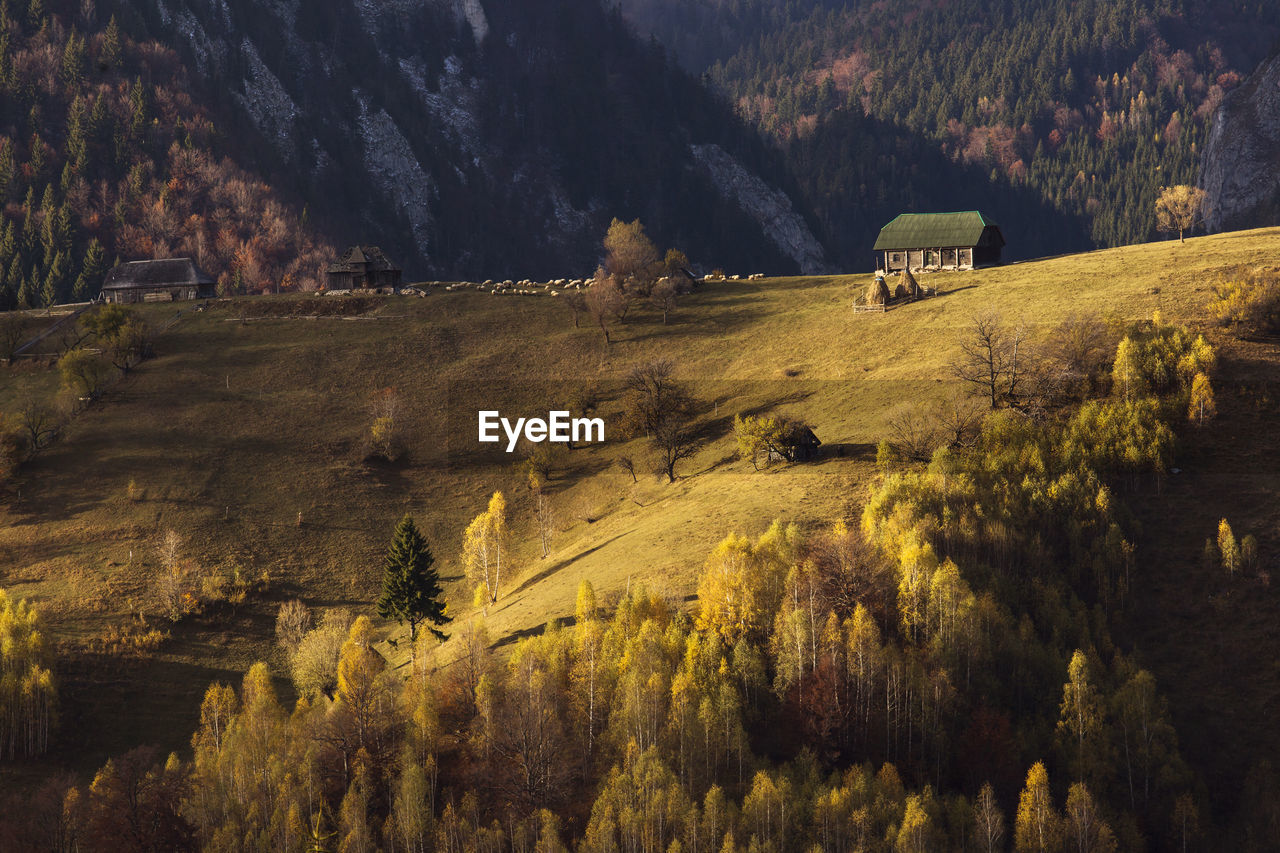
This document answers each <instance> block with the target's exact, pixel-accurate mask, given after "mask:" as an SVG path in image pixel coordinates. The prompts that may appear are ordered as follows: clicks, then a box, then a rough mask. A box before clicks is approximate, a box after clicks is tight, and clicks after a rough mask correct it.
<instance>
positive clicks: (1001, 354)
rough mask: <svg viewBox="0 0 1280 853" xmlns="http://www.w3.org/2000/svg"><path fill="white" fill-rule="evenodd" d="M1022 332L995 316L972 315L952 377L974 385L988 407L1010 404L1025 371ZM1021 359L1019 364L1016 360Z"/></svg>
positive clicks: (997, 315)
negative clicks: (989, 403) (985, 399)
mask: <svg viewBox="0 0 1280 853" xmlns="http://www.w3.org/2000/svg"><path fill="white" fill-rule="evenodd" d="M1025 342H1026V330H1025V329H1024V327H1023V326H1021V325H1018V326H1015V327H1013V328H1012V329H1010V328H1007V327H1006V326H1005V325H1004V324H1003V323H1002V322H1001V319H1000V315H999V314H996V313H985V314H976V315H974V316H973V318H972V320H971V321H970V324H969V328H968V330H967V332H966V333H965V335H964V337H963V338H962V339H961V342H960V353H961V354H960V358H959V359H958V360H957V361H956V362H955V363H954V364H953V365H952V371H953V373H954V374H955V376H956V378H958V379H960V380H962V381H964V382H968V383H970V384H972V385H973V386H975V387H976V388H977V389H978V390H979V392H980V393H981V394H982V396H983V397H985V398H987V399H988V400H990V402H991V408H993V409H994V408H998V407H999V406H1000V405H1002V404H1004V403H1010V404H1012V403H1014V402H1015V401H1016V400H1017V399H1018V395H1019V393H1020V391H1021V388H1020V384H1021V382H1022V379H1023V378H1024V376H1023V374H1024V373H1025V371H1026V365H1025V361H1026V352H1025V351H1024V344H1025ZM1020 359H1021V361H1020Z"/></svg>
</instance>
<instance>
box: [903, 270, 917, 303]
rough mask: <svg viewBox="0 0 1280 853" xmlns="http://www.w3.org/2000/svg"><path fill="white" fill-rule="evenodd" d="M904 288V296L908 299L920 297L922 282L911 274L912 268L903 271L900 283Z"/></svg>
mask: <svg viewBox="0 0 1280 853" xmlns="http://www.w3.org/2000/svg"><path fill="white" fill-rule="evenodd" d="M898 287H900V288H901V289H902V290H903V294H902V295H903V296H905V297H907V298H908V299H919V298H920V283H919V282H917V281H916V277H915V276H914V275H912V274H911V270H903V271H902V284H900V285H898Z"/></svg>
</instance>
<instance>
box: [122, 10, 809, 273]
mask: <svg viewBox="0 0 1280 853" xmlns="http://www.w3.org/2000/svg"><path fill="white" fill-rule="evenodd" d="M121 20H122V22H124V23H126V24H127V25H128V26H129V27H131V28H136V29H138V30H141V31H145V32H147V33H150V34H152V35H153V36H154V37H156V38H157V39H159V40H161V41H163V42H165V43H167V44H172V45H173V46H174V47H175V49H177V50H179V52H180V54H181V56H182V59H183V61H184V62H186V63H187V67H188V68H189V69H191V71H192V76H193V77H194V82H195V89H196V91H197V92H198V93H200V95H201V97H203V98H205V99H207V100H209V101H210V102H211V103H213V104H214V105H215V107H216V110H217V112H218V114H219V116H222V117H224V121H225V122H226V124H225V125H224V126H223V127H222V131H223V137H224V139H225V140H226V142H227V143H228V145H229V146H230V149H231V150H232V151H234V152H235V153H236V154H237V155H238V156H239V157H240V159H242V160H243V161H244V162H253V163H255V164H258V166H259V167H260V168H261V169H262V170H263V172H264V174H269V175H271V176H272V180H273V181H274V182H275V183H276V185H277V186H280V187H282V188H283V189H285V190H286V191H287V192H288V193H289V195H290V196H291V197H295V198H297V199H299V200H301V201H302V202H303V203H305V204H306V205H307V206H308V210H309V211H310V212H311V214H312V215H313V217H314V218H315V220H316V222H317V224H320V225H322V226H323V228H324V230H325V232H326V233H328V234H330V235H336V236H335V239H336V240H338V241H340V242H348V241H349V242H356V241H360V242H369V243H378V244H380V245H382V246H383V248H384V249H386V250H387V252H388V253H389V254H390V255H391V256H392V257H393V259H395V260H397V261H399V262H400V263H402V264H403V265H404V266H405V267H406V270H407V274H409V275H411V276H412V275H422V276H437V277H447V276H505V275H531V276H550V275H557V274H558V275H564V274H566V273H568V272H577V273H579V274H582V273H589V272H590V271H591V269H592V268H594V266H595V264H596V262H597V258H598V256H599V254H600V249H599V243H600V239H601V237H602V236H603V233H604V230H605V228H606V226H607V225H608V223H609V221H610V219H611V218H612V217H614V216H618V217H622V218H625V219H632V218H635V217H639V218H640V219H641V220H642V221H643V222H644V223H645V225H646V226H647V227H648V229H649V231H650V232H651V233H652V234H653V235H654V237H655V239H656V240H657V241H658V242H659V243H660V244H662V245H664V246H675V247H678V248H681V249H683V250H684V251H685V252H686V253H687V254H688V255H689V257H690V258H691V259H692V260H693V261H694V263H701V264H706V265H708V266H710V265H726V266H728V265H732V266H735V267H741V268H742V269H743V270H744V271H745V270H746V269H747V268H748V267H749V268H751V269H759V270H762V271H786V270H797V269H805V270H815V269H818V268H821V267H822V266H823V263H824V261H823V255H824V252H823V249H822V246H821V245H820V243H819V242H818V240H817V239H815V237H814V236H813V234H812V233H811V230H810V228H809V226H808V225H807V224H806V222H805V219H804V215H803V214H802V212H800V211H799V210H798V209H796V208H795V207H793V205H792V202H791V200H790V198H789V197H788V194H787V189H788V187H787V181H786V172H785V169H783V168H782V167H781V165H780V163H781V158H779V157H778V156H777V154H776V152H773V151H770V150H769V149H768V148H767V146H765V145H763V144H761V142H760V141H759V140H758V139H757V138H756V135H755V134H754V133H752V132H751V130H750V128H749V127H747V126H745V125H744V124H742V123H741V122H739V121H738V120H736V119H735V118H734V116H733V113H732V110H731V109H730V108H729V107H727V106H725V105H724V104H723V103H722V102H721V101H720V100H718V99H716V98H713V97H711V96H710V95H709V94H708V92H707V91H706V90H705V88H704V87H702V86H701V84H699V83H698V81H697V80H696V79H694V78H692V77H690V76H689V75H688V74H687V73H686V72H684V71H682V70H680V69H678V68H677V67H674V66H672V65H670V64H668V63H667V61H666V60H665V59H664V57H663V54H662V51H660V50H659V49H657V48H656V47H654V46H652V45H646V44H644V43H642V42H641V41H640V40H638V39H636V38H635V36H634V34H633V33H632V31H631V30H630V29H629V28H628V27H627V26H625V24H624V23H623V21H622V19H621V17H620V15H619V14H618V13H617V11H616V10H614V11H612V12H609V11H606V10H605V9H604V8H603V7H602V4H600V3H599V2H598V0H556V2H552V3H538V4H525V3H518V2H514V0H485V2H483V3H480V2H477V0H466V2H463V0H457V2H449V0H444V2H440V1H439V0H436V2H428V3H425V4H424V3H409V2H389V3H377V4H374V3H369V2H356V0H344V2H336V3H299V2H289V3H273V4H261V3H254V2H248V0H222V1H221V2H213V3H205V2H194V0H192V2H173V3H168V2H159V0H124V1H123V2H122V3H121Z"/></svg>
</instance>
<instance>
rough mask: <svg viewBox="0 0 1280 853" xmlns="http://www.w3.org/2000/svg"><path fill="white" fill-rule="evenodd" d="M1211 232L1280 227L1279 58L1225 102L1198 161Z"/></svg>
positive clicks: (1262, 69)
mask: <svg viewBox="0 0 1280 853" xmlns="http://www.w3.org/2000/svg"><path fill="white" fill-rule="evenodd" d="M1200 186H1201V188H1203V189H1204V191H1205V226H1206V227H1207V228H1208V230H1210V231H1224V230H1229V229H1237V228H1254V227H1261V226H1263V225H1275V224H1277V222H1280V54H1277V55H1275V56H1273V57H1271V58H1270V59H1268V60H1267V61H1265V62H1263V63H1262V64H1261V65H1260V66H1258V68H1257V70H1255V71H1254V72H1253V74H1251V75H1250V76H1249V78H1248V79H1247V80H1246V81H1245V82H1244V84H1243V85H1241V86H1240V87H1239V88H1238V89H1236V90H1235V91H1233V92H1231V93H1230V94H1228V95H1227V96H1226V98H1224V99H1223V101H1222V104H1221V105H1220V106H1219V107H1218V112H1217V115H1215V116H1214V121H1213V127H1212V129H1211V130H1210V131H1209V138H1208V140H1207V141H1206V142H1205V146H1204V152H1203V154H1202V159H1201V162H1200Z"/></svg>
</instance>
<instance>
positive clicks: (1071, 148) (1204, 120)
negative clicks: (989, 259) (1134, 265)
mask: <svg viewBox="0 0 1280 853" xmlns="http://www.w3.org/2000/svg"><path fill="white" fill-rule="evenodd" d="M623 7H624V9H625V11H626V14H627V15H628V17H629V18H630V19H631V20H632V21H633V22H635V24H636V25H637V27H638V28H639V29H641V30H642V31H645V32H650V33H653V34H654V35H655V36H656V37H657V38H658V39H659V40H663V41H666V42H667V43H668V44H670V45H671V47H672V49H673V51H675V52H676V54H677V55H679V56H680V57H681V60H682V61H685V62H688V63H691V65H692V67H695V68H696V69H697V70H699V71H706V72H707V73H708V74H709V76H710V79H712V80H713V81H714V83H715V84H716V85H717V86H718V87H719V88H720V90H721V91H722V92H724V93H726V94H727V95H728V96H729V97H730V98H731V99H732V100H733V101H734V103H735V104H736V106H737V109H738V111H739V114H740V115H742V116H744V117H746V118H748V119H750V120H751V121H752V122H754V123H755V124H756V125H757V126H758V127H759V128H760V129H761V130H762V131H763V132H764V133H765V134H766V135H767V136H769V137H771V138H772V139H773V140H774V141H775V143H776V144H777V145H778V146H779V147H780V148H781V149H782V150H783V151H784V152H786V153H787V155H788V157H789V159H790V161H791V164H792V166H793V169H794V171H795V174H796V176H797V179H798V180H799V181H800V183H801V184H802V186H803V187H804V191H805V194H806V196H807V197H808V200H809V202H810V203H811V204H812V205H813V207H814V209H815V210H816V212H817V214H818V216H819V219H820V220H821V222H822V224H823V226H824V227H825V228H826V230H827V231H828V232H829V233H831V234H833V235H840V236H841V237H842V238H843V239H842V242H844V243H845V244H847V245H848V244H852V245H855V246H862V245H869V241H870V240H871V239H873V238H874V234H875V229H876V228H878V227H879V226H880V225H882V224H883V223H884V222H885V221H887V220H888V219H889V218H891V217H892V216H893V215H896V214H897V213H899V212H902V211H903V210H925V209H950V208H956V207H981V208H982V209H983V210H984V212H987V213H989V214H991V215H992V216H993V217H994V218H995V219H996V220H997V221H1001V222H1002V224H1003V223H1006V222H1007V223H1011V224H1012V225H1014V226H1015V227H1006V231H1008V232H1009V233H1008V234H1007V236H1008V237H1009V239H1010V244H1011V245H1010V252H1011V253H1012V254H1014V255H1015V256H1027V255H1035V254H1046V253H1051V252H1058V251H1066V250H1069V249H1073V248H1079V247H1083V246H1111V245H1119V244H1124V243H1130V242H1136V241H1141V240H1146V239H1149V238H1151V237H1153V236H1154V235H1155V232H1154V218H1153V216H1152V212H1151V211H1152V206H1153V204H1154V201H1155V198H1156V195H1157V194H1158V192H1159V189H1160V187H1161V186H1164V185H1171V184H1175V183H1194V182H1195V179H1196V168H1197V164H1198V162H1199V158H1200V148H1201V147H1202V146H1203V144H1204V140H1205V138H1206V135H1207V132H1208V128H1209V125H1210V123H1211V120H1212V116H1213V114H1214V111H1215V110H1216V109H1217V107H1218V105H1219V104H1220V103H1221V101H1222V99H1223V97H1224V95H1225V94H1226V93H1227V92H1229V91H1230V90H1231V89H1233V88H1234V87H1235V86H1237V85H1238V84H1239V82H1240V80H1241V78H1242V76H1244V75H1245V74H1247V73H1248V72H1249V71H1250V70H1251V69H1252V68H1253V67H1254V65H1255V64H1256V63H1257V62H1258V61H1259V60H1260V59H1261V58H1262V57H1263V56H1264V55H1265V53H1266V51H1267V50H1268V49H1269V48H1270V47H1271V46H1272V44H1273V43H1274V41H1275V38H1276V36H1277V33H1278V32H1280V29H1278V26H1277V22H1280V16H1278V15H1277V11H1278V9H1277V5H1276V4H1275V3H1244V2H1236V0H1222V2H1211V3H1192V2H1184V0H1132V2H1127V3H1105V2H1101V1H1100V0H1091V2H1079V3H1077V2H1068V0H1034V2H1012V0H1006V2H995V3H988V2H979V0H957V2H948V3H941V4H939V3H925V2H914V0H913V1H912V2H906V3H894V4H886V3H870V2H846V3H835V2H821V1H820V0H808V2H796V3H785V4H784V3H781V2H773V0H723V2H722V0H704V2H699V3H694V4H688V3H683V2H674V0H623ZM691 21H697V22H699V26H700V27H702V28H703V29H705V31H706V32H709V33H711V34H712V35H711V36H710V37H709V38H710V41H709V42H708V43H707V45H706V49H705V51H703V50H699V49H697V48H696V47H695V46H693V45H691V44H690V38H691V36H690V35H689V32H690V22H691ZM735 41H737V42H738V43H739V44H740V48H739V49H737V50H731V45H732V44H733V42H735ZM698 62H702V63H705V64H703V65H701V66H700V67H699V66H698V65H697V63H698ZM931 152H932V153H933V156H929V155H930V153H931ZM1055 223H1056V224H1055ZM841 260H842V261H844V260H846V259H845V258H841Z"/></svg>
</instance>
